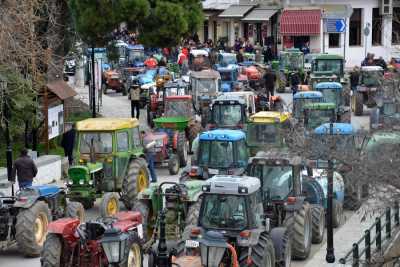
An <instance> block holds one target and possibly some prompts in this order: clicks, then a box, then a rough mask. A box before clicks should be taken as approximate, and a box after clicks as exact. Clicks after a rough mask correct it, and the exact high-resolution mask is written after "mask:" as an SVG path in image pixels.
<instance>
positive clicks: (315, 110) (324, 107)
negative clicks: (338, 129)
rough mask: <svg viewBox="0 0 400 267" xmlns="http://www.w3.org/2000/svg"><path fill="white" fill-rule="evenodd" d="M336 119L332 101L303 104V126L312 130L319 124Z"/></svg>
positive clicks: (334, 106)
mask: <svg viewBox="0 0 400 267" xmlns="http://www.w3.org/2000/svg"><path fill="white" fill-rule="evenodd" d="M335 121H336V105H335V104H334V103H324V102H321V103H308V104H305V105H304V127H305V128H306V129H307V130H313V129H315V128H317V127H318V126H320V125H321V124H324V123H328V122H335Z"/></svg>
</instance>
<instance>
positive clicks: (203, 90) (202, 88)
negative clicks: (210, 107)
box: [193, 79, 217, 95]
mask: <svg viewBox="0 0 400 267" xmlns="http://www.w3.org/2000/svg"><path fill="white" fill-rule="evenodd" d="M194 85H195V86H194V88H193V89H194V90H195V91H196V93H197V94H198V95H202V94H209V93H215V92H217V87H216V83H215V80H214V79H195V82H194Z"/></svg>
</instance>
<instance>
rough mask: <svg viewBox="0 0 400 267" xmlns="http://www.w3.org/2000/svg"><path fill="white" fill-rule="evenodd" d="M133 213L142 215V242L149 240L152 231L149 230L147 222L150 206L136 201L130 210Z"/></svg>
mask: <svg viewBox="0 0 400 267" xmlns="http://www.w3.org/2000/svg"><path fill="white" fill-rule="evenodd" d="M132 210H133V211H138V212H140V214H141V215H142V227H143V238H144V240H146V241H147V240H148V239H149V238H151V234H152V231H153V230H152V229H151V228H150V225H149V221H150V216H151V212H150V205H149V204H147V203H146V202H143V201H141V200H138V201H136V202H135V205H134V206H133V208H132Z"/></svg>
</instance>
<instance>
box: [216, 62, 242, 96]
mask: <svg viewBox="0 0 400 267" xmlns="http://www.w3.org/2000/svg"><path fill="white" fill-rule="evenodd" d="M217 71H218V72H219V74H220V75H221V88H220V90H221V91H222V92H232V91H234V90H235V88H236V87H237V86H240V83H239V82H238V74H239V72H238V71H239V69H238V68H237V67H235V66H234V65H230V66H227V67H219V68H217Z"/></svg>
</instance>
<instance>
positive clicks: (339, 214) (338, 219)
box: [332, 199, 344, 228]
mask: <svg viewBox="0 0 400 267" xmlns="http://www.w3.org/2000/svg"><path fill="white" fill-rule="evenodd" d="M343 221H344V213H343V204H342V203H340V202H339V201H337V200H336V199H334V200H333V206H332V225H333V227H335V228H337V227H339V226H340V225H341V224H342V223H343Z"/></svg>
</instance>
